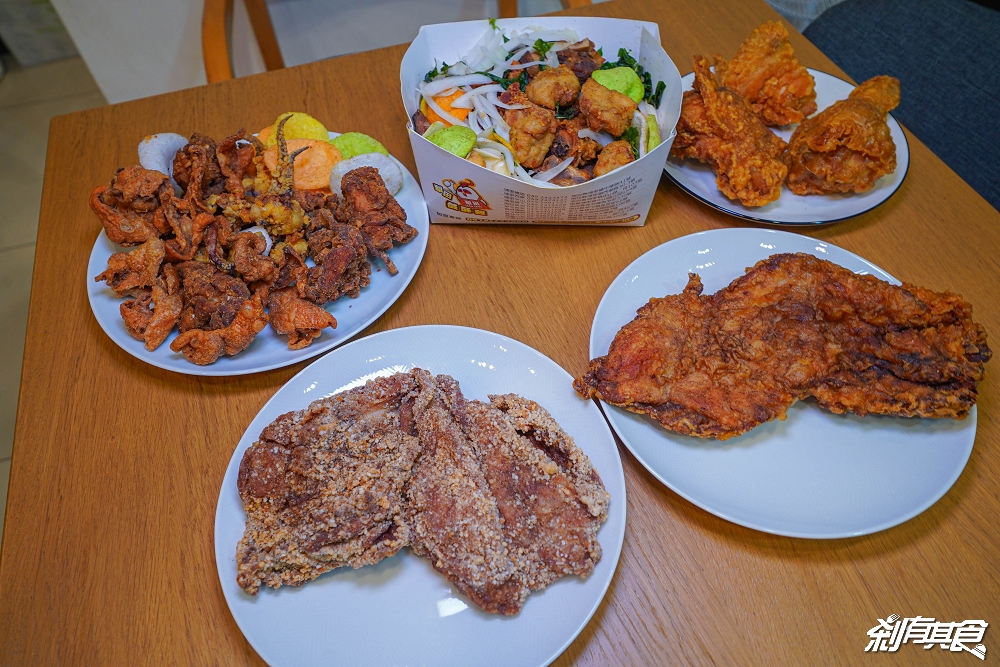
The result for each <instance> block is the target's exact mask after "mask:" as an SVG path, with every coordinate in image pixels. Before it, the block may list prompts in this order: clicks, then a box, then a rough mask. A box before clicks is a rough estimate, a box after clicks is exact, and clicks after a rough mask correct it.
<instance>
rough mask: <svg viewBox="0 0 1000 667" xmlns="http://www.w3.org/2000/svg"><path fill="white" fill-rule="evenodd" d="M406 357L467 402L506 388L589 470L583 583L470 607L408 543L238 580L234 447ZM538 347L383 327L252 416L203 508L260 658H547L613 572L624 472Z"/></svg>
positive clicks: (463, 331) (234, 606) (589, 410)
mask: <svg viewBox="0 0 1000 667" xmlns="http://www.w3.org/2000/svg"><path fill="white" fill-rule="evenodd" d="M414 366H419V367H420V368H425V369H428V370H430V371H431V372H432V373H435V374H440V373H445V374H448V375H451V376H452V377H454V378H455V379H456V380H458V381H459V382H460V383H461V386H462V392H463V393H464V394H465V396H466V397H467V398H469V399H473V398H476V399H480V400H488V399H487V397H486V395H487V394H491V393H493V394H495V393H503V392H514V393H517V394H520V395H522V396H524V397H526V398H530V399H532V400H535V401H538V402H539V403H540V404H541V405H542V406H544V407H545V408H546V409H547V410H549V412H551V413H552V416H553V417H555V419H556V420H557V421H558V422H559V424H560V425H561V426H562V427H563V428H564V429H565V430H566V432H567V433H569V434H570V435H572V436H573V437H574V438H575V440H576V443H577V444H578V445H579V446H580V448H581V449H583V450H584V451H585V452H586V453H587V455H588V456H589V457H590V459H591V460H592V461H593V463H594V467H595V468H596V469H597V471H598V473H600V475H601V479H602V480H603V481H604V485H605V487H607V490H608V493H610V494H611V506H610V509H609V512H608V520H607V522H606V523H605V524H604V525H603V526H602V527H601V529H600V532H599V534H598V537H599V539H600V542H601V546H602V547H603V552H604V554H603V557H602V558H601V561H600V562H599V563H598V564H597V567H596V568H595V570H594V572H593V573H592V574H591V575H590V577H588V578H587V579H585V580H581V579H579V578H577V577H564V578H563V579H561V580H559V581H557V582H556V583H554V584H553V585H551V586H549V587H548V588H547V589H545V590H544V591H541V592H539V593H532V594H531V595H530V596H528V600H527V602H526V603H525V605H524V608H523V609H522V610H521V612H520V613H519V614H518V615H517V616H513V617H502V616H493V615H491V614H487V613H485V612H483V611H480V610H479V609H478V608H477V607H475V605H474V604H472V603H471V602H469V601H468V600H467V599H466V598H465V597H464V596H462V595H461V594H460V593H458V592H457V591H456V589H454V588H453V587H452V586H451V585H450V584H449V583H448V581H447V580H446V579H445V578H444V577H443V576H442V575H440V574H438V573H437V572H436V571H434V569H433V568H432V567H431V565H430V563H428V562H427V561H426V560H425V559H423V558H418V557H417V556H414V555H413V554H412V553H409V550H408V549H405V550H403V551H402V552H400V553H398V554H396V555H395V556H393V557H391V558H387V559H385V560H383V561H382V562H380V563H378V564H376V565H371V566H368V567H363V568H361V569H359V570H352V569H351V568H341V569H339V570H334V571H333V572H329V573H327V574H324V575H323V576H321V577H320V578H318V579H316V580H315V581H311V582H309V583H307V584H305V585H303V586H301V587H297V588H296V587H283V588H280V589H278V590H274V589H261V591H260V593H259V594H258V595H257V596H256V597H251V596H250V595H247V594H246V593H244V592H243V590H242V589H241V588H240V587H239V586H238V585H237V584H236V543H237V542H238V541H239V539H240V537H241V536H242V535H243V529H244V525H245V521H246V515H245V514H244V512H243V504H242V502H241V501H240V498H239V494H238V492H237V490H236V477H237V474H238V473H239V464H240V461H241V460H242V458H243V452H244V451H245V450H246V449H247V448H248V447H249V446H250V445H252V444H253V442H254V441H255V440H256V439H257V437H258V436H259V435H260V432H261V430H262V429H263V428H264V427H265V426H266V425H267V424H269V423H270V422H271V421H272V420H273V419H274V418H276V417H277V416H278V415H281V414H283V413H285V412H288V411H290V410H301V409H303V408H305V407H306V406H307V405H308V404H309V403H310V402H312V401H314V400H316V399H319V398H323V397H324V396H330V395H332V394H334V393H337V392H339V391H342V390H344V389H348V388H350V387H355V386H360V385H361V384H363V383H364V382H365V381H367V380H369V379H371V378H373V377H377V376H382V375H391V374H392V373H395V372H399V371H407V370H409V369H411V368H413V367H414ZM571 383H572V377H571V376H570V375H569V373H567V372H566V371H565V370H563V369H562V368H561V367H560V366H559V365H557V364H556V363H555V362H554V361H552V360H551V359H549V358H548V357H546V356H544V355H543V354H541V353H540V352H537V351H536V350H534V349H532V348H530V347H528V346H527V345H525V344H523V343H520V342H518V341H516V340H512V339H510V338H506V337H504V336H501V335H499V334H495V333H492V332H489V331H482V330H480V329H469V328H465V327H455V326H440V325H439V326H420V327H408V328H403V329H393V330H390V331H385V332H382V333H379V334H375V335H374V336H368V337H367V338H362V339H361V340H358V341H355V342H353V343H351V344H350V345H345V346H344V347H341V348H338V349H337V350H334V351H333V352H331V353H330V354H328V355H326V356H325V357H323V358H321V359H318V360H317V361H316V362H315V363H313V364H311V365H310V366H309V367H308V368H306V369H304V370H303V371H302V372H301V373H299V374H298V375H296V376H295V377H293V378H292V379H291V380H289V381H288V382H287V383H286V384H285V385H284V386H283V387H282V388H281V389H279V390H278V392H277V393H276V394H275V395H274V396H273V397H272V398H271V400H270V401H268V403H267V404H266V405H265V406H264V407H263V408H261V411H260V412H259V413H258V414H257V416H256V417H255V418H254V420H253V422H251V423H250V426H249V427H247V430H246V433H244V434H243V437H242V438H241V439H240V442H239V444H238V445H237V446H236V451H235V452H234V453H233V457H232V459H231V460H230V462H229V467H228V468H227V470H226V475H225V478H224V480H223V482H222V491H221V492H220V494H219V504H218V507H217V509H216V514H215V558H216V564H217V566H218V569H219V579H220V581H221V582H222V590H223V592H224V593H225V596H226V601H227V602H228V603H229V609H230V611H231V612H232V614H233V617H234V618H235V619H236V623H237V624H238V625H239V627H240V630H242V631H243V634H244V635H245V636H246V638H247V640H248V641H249V642H250V643H251V644H252V645H253V647H254V649H256V651H257V652H258V653H259V654H260V656H261V657H262V658H263V659H264V660H266V661H267V662H268V663H269V664H270V665H274V666H277V665H316V664H337V665H435V666H444V665H461V666H464V665H524V666H534V665H547V664H548V663H550V662H551V661H552V660H554V659H555V658H556V657H557V656H558V655H559V654H560V653H562V651H563V650H564V649H565V648H566V647H567V646H569V644H570V642H571V641H573V639H574V638H575V637H576V636H577V634H579V633H580V631H581V630H582V629H583V628H584V626H586V624H587V621H589V620H590V617H591V616H592V615H593V613H594V611H595V610H596V609H597V606H598V604H600V602H601V599H602V598H603V597H604V593H605V591H607V589H608V585H609V584H610V583H611V577H612V576H613V575H614V572H615V566H616V565H617V563H618V556H619V554H620V552H621V547H622V539H623V537H624V534H625V478H624V475H623V472H622V465H621V459H620V458H619V455H618V448H617V446H616V445H615V440H614V437H613V436H612V435H611V430H610V429H609V428H608V425H607V422H605V421H604V418H603V417H602V416H601V412H600V410H599V409H598V408H597V406H596V405H595V404H594V403H593V401H583V400H580V397H579V396H577V395H576V393H575V392H574V391H573V388H572V384H571Z"/></svg>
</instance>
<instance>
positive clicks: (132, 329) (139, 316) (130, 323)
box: [118, 289, 153, 340]
mask: <svg viewBox="0 0 1000 667" xmlns="http://www.w3.org/2000/svg"><path fill="white" fill-rule="evenodd" d="M152 300H153V292H152V290H149V289H145V290H136V291H135V298H134V299H126V300H125V301H122V302H121V303H120V304H118V312H119V313H120V314H121V316H122V321H123V322H125V330H126V331H128V335H130V336H132V338H135V339H137V340H145V339H146V328H147V327H148V326H149V323H150V321H151V320H152V319H153V309H152V308H150V304H151V303H152Z"/></svg>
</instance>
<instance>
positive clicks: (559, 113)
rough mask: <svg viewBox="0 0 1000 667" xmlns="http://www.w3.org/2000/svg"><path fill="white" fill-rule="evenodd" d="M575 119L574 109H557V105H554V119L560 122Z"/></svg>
mask: <svg viewBox="0 0 1000 667" xmlns="http://www.w3.org/2000/svg"><path fill="white" fill-rule="evenodd" d="M575 117H576V108H574V107H566V108H565V109H561V108H559V105H558V104H556V118H559V119H560V120H570V119H572V118H575Z"/></svg>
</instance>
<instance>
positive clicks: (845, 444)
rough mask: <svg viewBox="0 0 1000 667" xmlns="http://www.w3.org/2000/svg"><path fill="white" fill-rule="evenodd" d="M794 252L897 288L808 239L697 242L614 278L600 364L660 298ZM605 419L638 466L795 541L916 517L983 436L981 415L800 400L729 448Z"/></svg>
mask: <svg viewBox="0 0 1000 667" xmlns="http://www.w3.org/2000/svg"><path fill="white" fill-rule="evenodd" d="M784 252H804V253H809V254H811V255H815V256H816V257H821V258H823V259H828V260H830V261H832V262H834V263H836V264H839V265H841V266H843V267H845V268H848V269H850V270H852V271H854V272H855V273H870V274H872V275H874V276H877V277H879V278H881V279H882V280H886V281H888V282H891V283H893V284H895V285H898V284H899V281H898V280H896V279H895V278H893V277H892V276H890V275H889V274H888V273H886V272H885V271H883V270H882V269H880V268H878V267H877V266H875V265H874V264H872V263H870V262H868V261H866V260H864V259H862V258H860V257H858V256H857V255H855V254H853V253H850V252H848V251H846V250H843V249H842V248H838V247H837V246H834V245H830V244H828V243H823V242H820V241H816V240H815V239H811V238H809V237H807V236H800V235H798V234H790V233H788V232H780V231H772V230H764V229H720V230H714V231H708V232H701V233H698V234H691V235H689V236H683V237H681V238H679V239H674V240H673V241H670V242H668V243H664V244H663V245H660V246H657V247H656V248H653V249H652V250H650V251H649V252H647V253H646V254H644V255H642V256H641V257H639V259H637V260H635V261H634V262H632V263H631V264H630V265H629V266H628V267H627V268H626V269H625V270H624V271H622V272H621V274H619V276H618V277H617V278H615V280H614V282H612V283H611V285H610V286H609V287H608V290H607V292H605V294H604V297H603V298H602V299H601V303H600V305H599V306H598V307H597V313H596V314H595V315H594V325H593V327H592V329H591V332H590V357H591V358H596V357H599V356H602V355H604V354H607V352H608V348H609V347H610V345H611V341H612V340H613V339H614V337H615V334H617V333H618V330H619V329H620V328H621V327H622V326H624V325H625V324H626V323H628V322H630V321H632V319H633V318H635V311H636V310H637V309H638V308H639V307H640V306H642V305H644V304H645V303H646V302H647V301H649V299H650V298H651V297H662V296H665V295H667V294H678V293H680V292H681V290H682V289H683V288H684V286H685V285H686V284H687V280H688V276H687V274H688V272H691V273H697V274H698V275H700V276H701V279H702V281H703V282H704V285H705V294H712V293H714V292H716V291H718V290H719V289H720V288H722V287H725V286H726V285H728V284H729V283H730V282H732V281H733V280H734V279H735V278H737V277H739V276H741V275H743V273H744V270H745V269H746V268H748V267H751V266H753V265H754V264H755V263H756V262H758V261H759V260H761V259H765V258H767V257H769V256H771V255H773V254H776V253H784ZM953 287H955V288H958V287H959V286H958V285H955V286H953ZM604 414H605V415H607V417H608V420H609V421H610V422H611V426H612V427H613V428H614V429H615V431H616V432H617V433H618V435H619V437H621V439H622V442H624V443H625V446H626V447H628V448H629V450H630V451H631V452H632V453H633V454H634V455H635V457H636V458H637V459H638V460H639V462H640V463H642V465H643V466H645V467H646V469H648V470H649V471H650V472H651V473H652V474H653V475H654V476H655V477H656V478H657V479H659V480H660V481H661V482H663V483H664V484H666V485H667V486H669V487H670V488H671V489H673V490H674V491H676V492H677V493H678V494H680V495H681V496H683V497H684V498H687V499H688V500H690V501H691V502H692V503H694V504H695V505H698V506H699V507H701V508H703V509H705V510H708V511H709V512H711V513H712V514H715V515H718V516H720V517H722V518H723V519H728V520H729V521H732V522H733V523H738V524H740V525H743V526H747V527H749V528H755V529H757V530H762V531H765V532H768V533H775V534H778V535H789V536H792V537H811V538H834V537H850V536H855V535H864V534H867V533H874V532H876V531H879V530H884V529H886V528H889V527H891V526H895V525H897V524H899V523H902V522H903V521H906V520H907V519H910V518H912V517H914V516H916V515H917V514H919V513H920V512H923V511H924V510H925V509H927V508H928V507H930V506H931V505H932V504H934V503H935V502H936V501H937V500H938V499H939V498H940V497H941V496H943V495H944V494H945V492H946V491H947V490H948V489H949V488H951V485H952V484H954V483H955V480H956V479H958V476H959V474H960V473H961V472H962V469H963V468H965V464H966V462H967V461H968V460H969V455H970V454H971V453H972V443H973V440H975V437H976V409H975V408H973V410H972V412H971V413H970V415H969V416H968V417H967V418H966V419H965V420H963V421H956V420H953V419H905V418H900V417H882V416H868V417H863V418H862V417H855V416H853V415H835V414H833V413H830V412H827V411H825V410H822V409H820V408H819V407H817V406H816V405H815V403H813V402H812V401H800V402H799V403H796V404H795V405H794V406H793V407H792V408H791V409H790V410H789V411H788V419H786V420H785V421H774V422H769V423H767V424H763V425H761V426H758V427H757V428H755V429H754V430H752V431H750V432H749V433H747V434H744V435H743V436H741V437H738V438H733V439H731V440H725V441H717V440H707V439H702V438H695V437H693V436H685V435H678V434H676V433H672V432H670V431H667V430H666V429H664V428H662V427H661V426H659V425H658V424H656V423H655V422H654V421H652V420H651V419H649V418H648V417H644V416H641V415H637V414H634V413H631V412H628V411H627V410H623V409H621V408H616V407H614V406H611V405H608V404H607V403H605V404H604Z"/></svg>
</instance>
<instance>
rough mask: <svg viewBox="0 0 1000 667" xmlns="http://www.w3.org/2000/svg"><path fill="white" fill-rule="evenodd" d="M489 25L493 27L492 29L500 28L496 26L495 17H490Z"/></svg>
mask: <svg viewBox="0 0 1000 667" xmlns="http://www.w3.org/2000/svg"><path fill="white" fill-rule="evenodd" d="M490 27H491V28H493V29H494V30H499V29H500V28H498V27H497V20H496V19H490Z"/></svg>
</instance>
